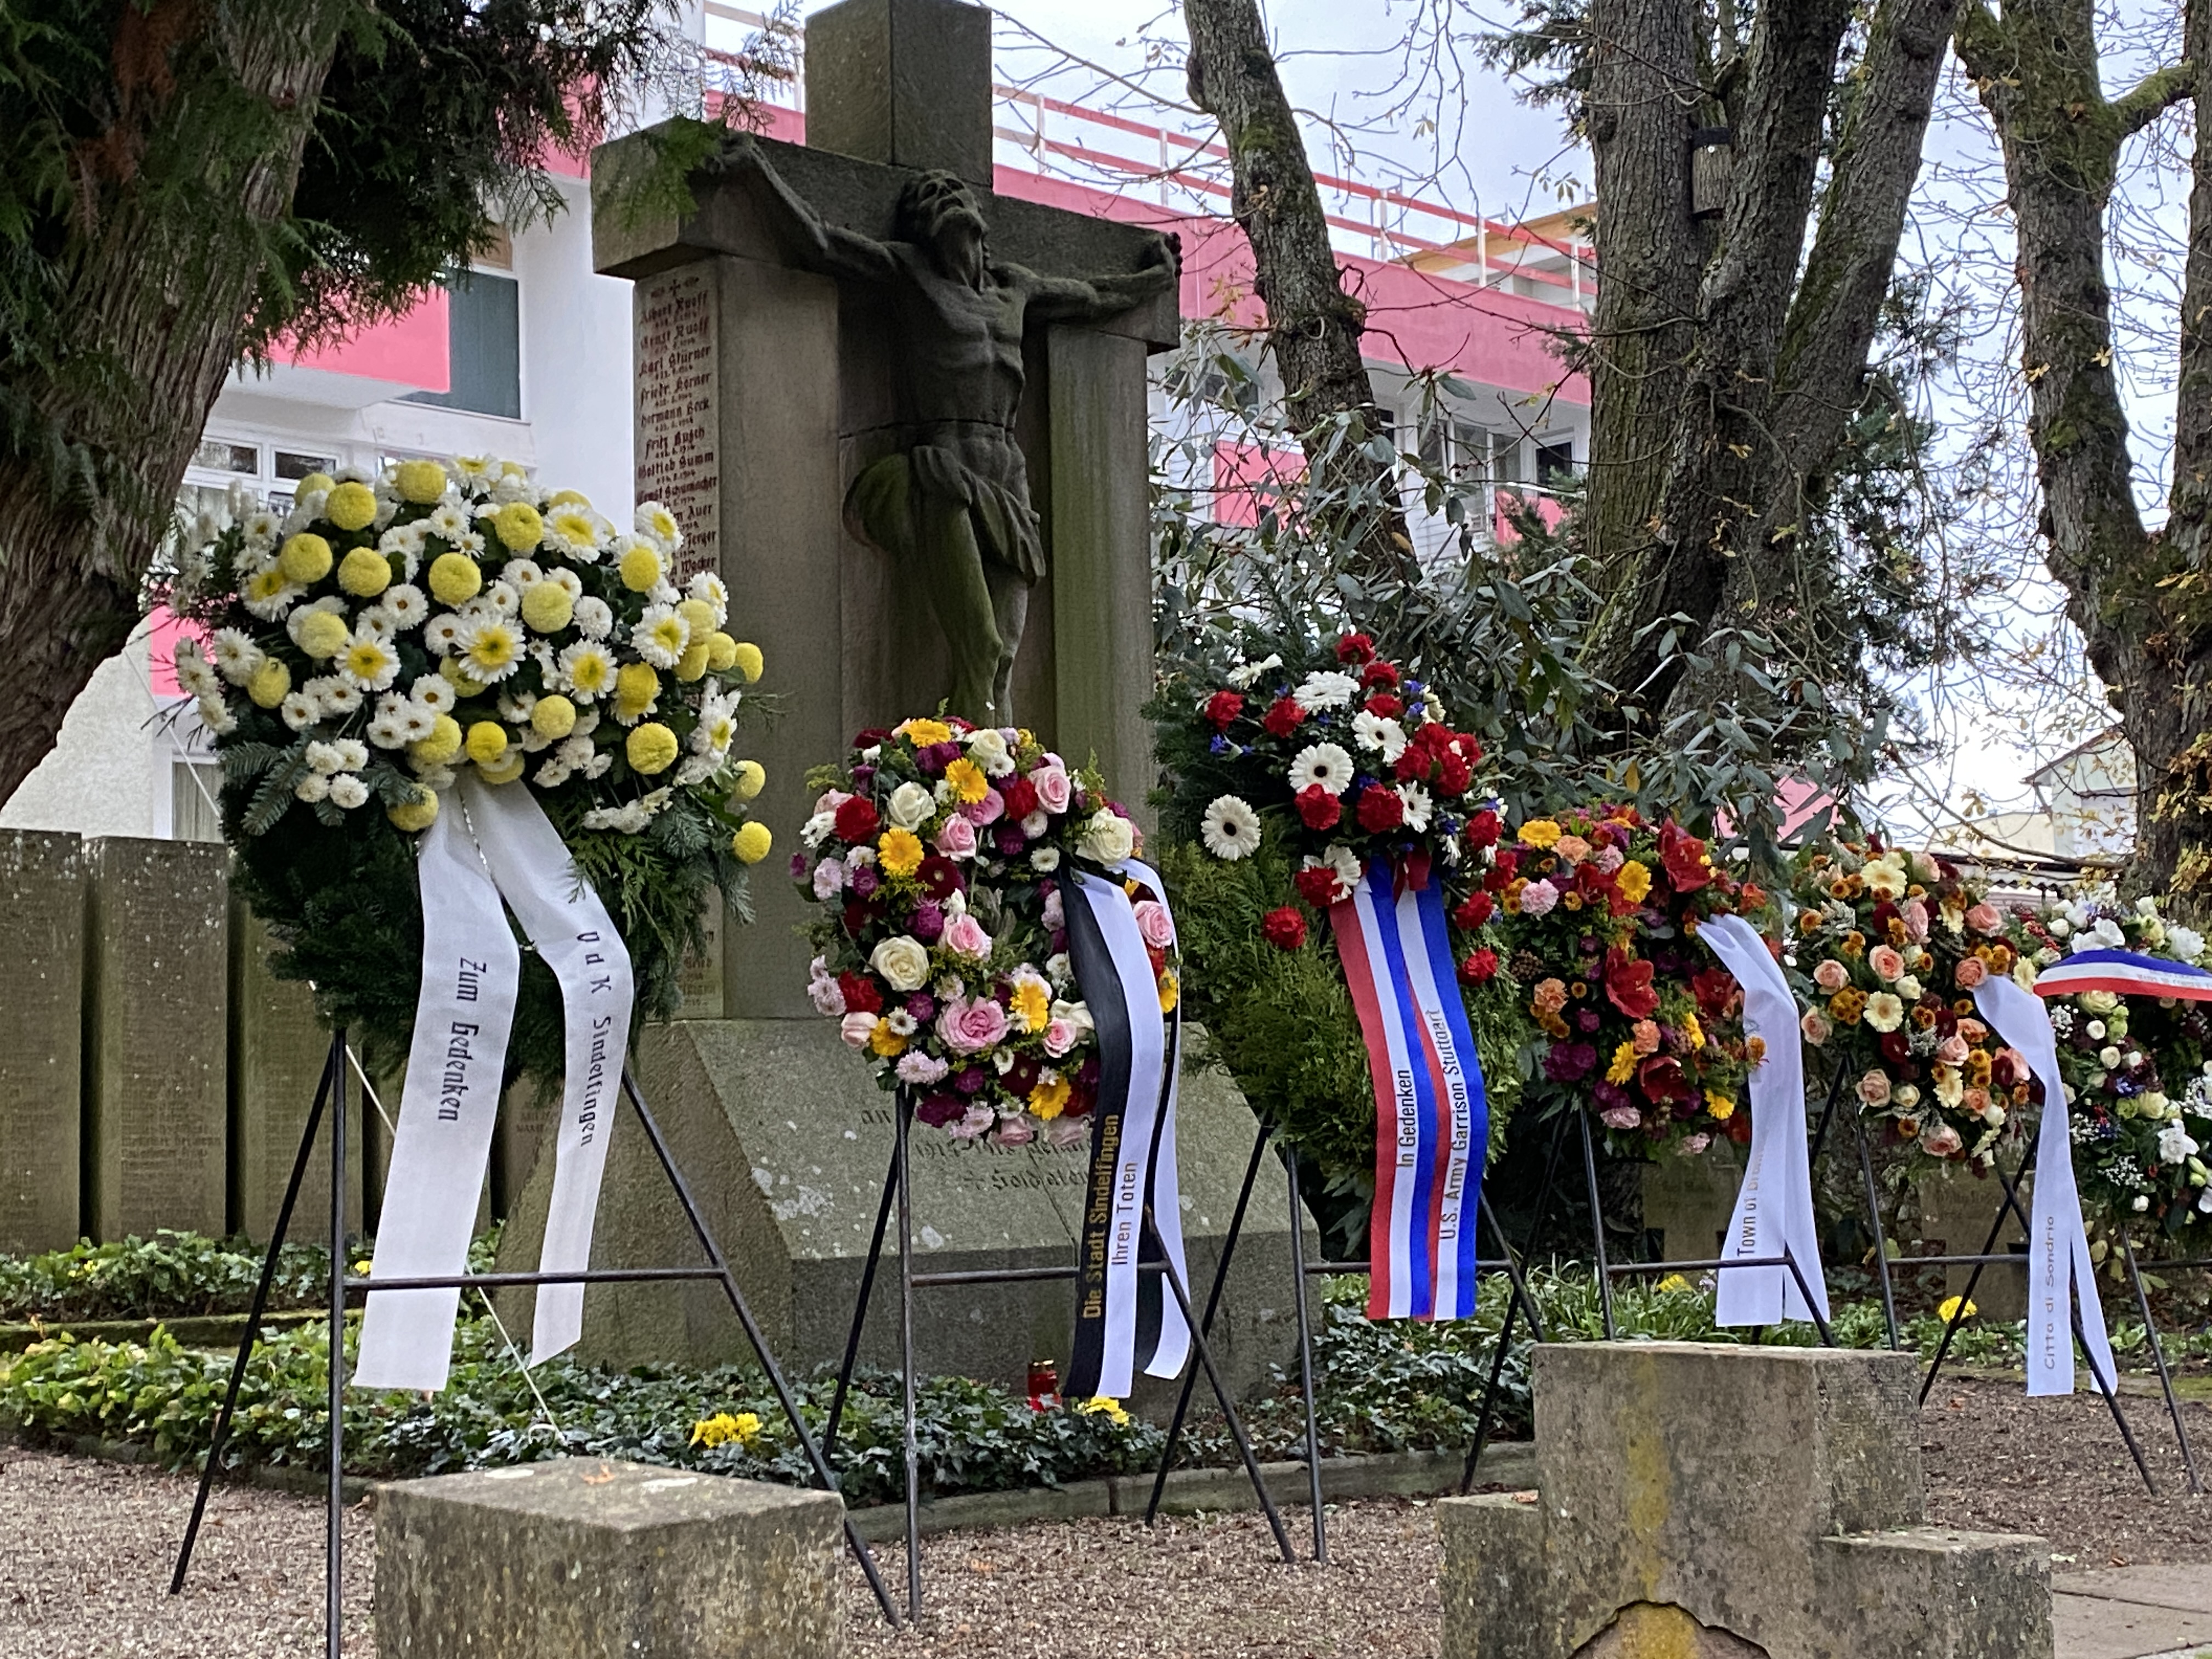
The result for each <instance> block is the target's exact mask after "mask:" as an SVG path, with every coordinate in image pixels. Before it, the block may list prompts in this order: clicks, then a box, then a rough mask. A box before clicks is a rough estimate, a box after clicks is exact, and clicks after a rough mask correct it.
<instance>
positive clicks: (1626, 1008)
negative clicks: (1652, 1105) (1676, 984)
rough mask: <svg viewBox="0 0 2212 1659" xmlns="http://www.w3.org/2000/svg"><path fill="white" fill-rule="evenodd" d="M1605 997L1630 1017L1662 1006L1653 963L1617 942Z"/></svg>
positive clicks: (1607, 961)
mask: <svg viewBox="0 0 2212 1659" xmlns="http://www.w3.org/2000/svg"><path fill="white" fill-rule="evenodd" d="M1605 1000H1607V1002H1610V1003H1611V1004H1612V1005H1613V1006H1614V1007H1616V1008H1618V1009H1620V1012H1622V1013H1624V1014H1626V1015H1627V1016H1628V1017H1629V1018H1631V1019H1649V1018H1651V1016H1652V1014H1653V1013H1654V1012H1656V1010H1657V1009H1658V1006H1659V994H1658V992H1656V991H1655V990H1653V989H1652V988H1651V964H1650V963H1648V962H1642V961H1639V960H1638V959H1637V958H1636V957H1632V956H1630V955H1629V954H1628V952H1627V951H1624V950H1622V949H1621V948H1620V946H1619V945H1614V946H1613V948H1612V949H1611V950H1610V951H1607V952H1606V953H1605ZM1646 1092H1647V1093H1648V1092H1650V1091H1648V1090H1647V1091H1646Z"/></svg>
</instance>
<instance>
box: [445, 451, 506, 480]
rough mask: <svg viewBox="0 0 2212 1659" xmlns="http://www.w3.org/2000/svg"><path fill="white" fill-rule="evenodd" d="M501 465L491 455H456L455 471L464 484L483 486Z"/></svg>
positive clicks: (454, 458) (454, 461) (454, 460)
mask: <svg viewBox="0 0 2212 1659" xmlns="http://www.w3.org/2000/svg"><path fill="white" fill-rule="evenodd" d="M498 465H499V463H498V462H497V461H495V460H494V459H491V457H490V456H489V455H456V456H454V457H453V471H454V472H455V474H456V475H458V476H459V478H460V480H461V481H462V482H463V483H468V484H481V483H485V482H487V481H488V480H489V478H490V477H491V476H492V474H493V472H494V471H495V469H496V468H497V467H498Z"/></svg>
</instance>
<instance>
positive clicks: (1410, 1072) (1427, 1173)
mask: <svg viewBox="0 0 2212 1659" xmlns="http://www.w3.org/2000/svg"><path fill="white" fill-rule="evenodd" d="M1328 920H1329V927H1330V928H1331V929H1332V930H1333V931H1334V933H1335V935H1336V949H1337V955H1338V957H1340V959H1341V960H1342V962H1343V963H1344V977H1345V983H1346V987H1348V988H1349V989H1350V991H1351V993H1352V1008H1353V1010H1354V1012H1357V1013H1358V1016H1359V1030H1360V1034H1361V1036H1364V1038H1365V1039H1366V1043H1367V1069H1368V1075H1369V1078H1370V1080H1371V1081H1372V1083H1373V1085H1374V1089H1375V1207H1374V1212H1373V1216H1372V1218H1371V1220H1370V1223H1369V1225H1368V1230H1367V1249H1368V1261H1369V1267H1370V1277H1369V1279H1368V1293H1367V1316H1368V1317H1369V1318H1370V1319H1468V1318H1471V1317H1473V1316H1474V1308H1475V1279H1476V1263H1475V1245H1476V1238H1475V1218H1476V1214H1477V1212H1478V1206H1479V1205H1480V1201H1481V1194H1482V1168H1483V1163H1484V1158H1485V1155H1486V1152H1487V1150H1488V1147H1489V1144H1490V1107H1489V1101H1488V1097H1486V1094H1485V1092H1484V1090H1483V1085H1482V1062H1481V1060H1480V1056H1479V1055H1478V1054H1476V1052H1475V1046H1474V1032H1473V1030H1470V1029H1469V1027H1468V1023H1467V1006H1466V1005H1465V1004H1464V1003H1463V1002H1462V1001H1461V1000H1460V997H1459V991H1458V980H1457V977H1456V975H1455V971H1454V969H1453V963H1452V951H1451V933H1450V930H1449V925H1448V923H1447V921H1446V918H1445V915H1444V902H1443V887H1442V885H1441V884H1438V883H1437V882H1436V881H1435V880H1433V879H1432V872H1431V869H1430V867H1429V863H1428V860H1426V859H1409V860H1405V861H1403V862H1402V863H1401V864H1399V865H1398V866H1395V868H1394V867H1393V866H1390V865H1389V864H1386V863H1385V862H1384V861H1383V860H1380V859H1378V860H1375V862H1373V863H1372V864H1370V865H1369V866H1368V867H1367V869H1366V870H1365V871H1364V872H1363V873H1362V874H1361V876H1360V878H1359V880H1358V883H1357V884H1355V885H1354V886H1353V888H1352V895H1351V896H1350V897H1349V898H1346V899H1343V900H1340V901H1339V902H1337V903H1335V904H1333V905H1331V906H1330V907H1329V911H1328ZM1296 1220H1297V1218H1293V1221H1294V1222H1295V1221H1296Z"/></svg>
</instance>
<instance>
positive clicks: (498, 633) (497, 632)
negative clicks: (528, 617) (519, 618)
mask: <svg viewBox="0 0 2212 1659" xmlns="http://www.w3.org/2000/svg"><path fill="white" fill-rule="evenodd" d="M454 655H455V656H456V657H458V658H459V660H460V662H461V664H462V665H463V666H465V668H466V669H467V670H468V675H469V678H471V679H472V680H477V681H481V682H482V683H483V684H485V685H496V684H498V683H499V682H500V681H501V680H503V679H505V678H507V676H508V675H509V674H512V673H513V672H514V671H515V670H516V669H518V668H520V667H521V666H522V629H520V627H519V626H518V625H517V624H515V623H511V622H509V621H507V619H506V618H505V617H477V618H476V619H475V620H474V621H473V622H471V623H469V625H468V627H467V628H466V629H465V630H464V631H463V633H462V635H461V637H460V641H459V644H458V645H457V646H456V647H454Z"/></svg>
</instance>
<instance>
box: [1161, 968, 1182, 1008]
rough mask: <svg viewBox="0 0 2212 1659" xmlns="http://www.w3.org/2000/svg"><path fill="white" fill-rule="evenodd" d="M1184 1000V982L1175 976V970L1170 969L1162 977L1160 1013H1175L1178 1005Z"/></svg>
mask: <svg viewBox="0 0 2212 1659" xmlns="http://www.w3.org/2000/svg"><path fill="white" fill-rule="evenodd" d="M1181 1001H1182V981H1181V980H1179V979H1177V978H1176V976H1175V970H1174V969H1169V970H1168V971H1167V972H1166V973H1164V974H1162V975H1160V1012H1162V1013H1164V1014H1171V1013H1173V1012H1175V1010H1176V1004H1177V1003H1178V1002H1181Z"/></svg>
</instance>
